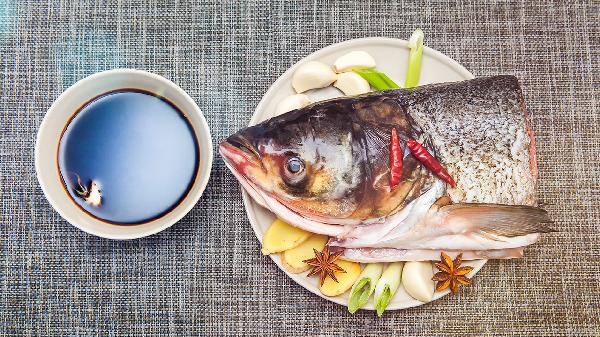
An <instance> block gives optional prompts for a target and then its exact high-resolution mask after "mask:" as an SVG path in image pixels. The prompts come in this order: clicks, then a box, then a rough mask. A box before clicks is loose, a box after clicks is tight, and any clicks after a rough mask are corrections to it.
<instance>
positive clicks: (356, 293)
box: [348, 263, 383, 314]
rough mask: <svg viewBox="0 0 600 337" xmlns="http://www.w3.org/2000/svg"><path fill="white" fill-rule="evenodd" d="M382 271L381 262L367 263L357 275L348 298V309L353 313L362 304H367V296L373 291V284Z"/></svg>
mask: <svg viewBox="0 0 600 337" xmlns="http://www.w3.org/2000/svg"><path fill="white" fill-rule="evenodd" d="M382 271H383V263H369V264H367V266H366V267H365V269H363V271H362V272H361V273H360V275H359V276H358V279H357V280H356V282H355V283H354V285H353V286H352V290H351V292H350V300H348V311H350V313H351V314H353V313H355V312H356V311H357V310H358V309H360V308H361V307H362V306H364V305H365V304H367V302H368V301H369V297H371V294H373V291H375V285H376V284H377V281H378V280H379V277H380V276H381V272H382Z"/></svg>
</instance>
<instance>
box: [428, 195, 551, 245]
mask: <svg viewBox="0 0 600 337" xmlns="http://www.w3.org/2000/svg"><path fill="white" fill-rule="evenodd" d="M439 212H440V213H439V214H440V215H441V216H442V218H443V219H444V220H443V221H444V223H448V224H452V227H453V228H456V229H458V228H460V230H461V231H462V230H466V231H470V232H473V233H476V234H479V235H481V236H483V237H486V238H489V239H492V240H494V241H498V240H501V239H500V238H498V236H499V237H515V236H522V235H527V234H533V233H549V232H556V230H554V229H552V228H550V227H548V226H546V224H547V223H551V222H552V221H551V220H550V217H549V216H548V212H546V211H545V210H543V209H541V208H537V207H531V206H520V205H519V206H512V205H498V204H453V205H447V206H443V207H441V208H440V210H439ZM455 226H456V227H455Z"/></svg>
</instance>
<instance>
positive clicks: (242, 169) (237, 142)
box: [219, 134, 266, 181]
mask: <svg viewBox="0 0 600 337" xmlns="http://www.w3.org/2000/svg"><path fill="white" fill-rule="evenodd" d="M219 153H220V154H221V157H223V160H224V161H225V163H226V164H227V166H229V167H230V168H231V169H233V170H235V171H236V172H237V173H238V174H240V175H242V176H243V177H244V178H246V179H248V180H250V181H252V177H251V176H250V171H254V172H256V169H259V170H261V171H263V172H265V171H266V170H265V168H264V166H263V164H262V160H261V158H260V154H259V153H258V151H256V149H255V147H254V146H252V144H251V143H250V142H249V141H248V140H247V139H246V138H245V137H243V136H241V135H239V134H234V135H232V136H230V137H228V138H227V139H226V140H224V141H223V142H221V144H219Z"/></svg>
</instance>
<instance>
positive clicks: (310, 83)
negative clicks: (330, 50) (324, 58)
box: [292, 61, 337, 93]
mask: <svg viewBox="0 0 600 337" xmlns="http://www.w3.org/2000/svg"><path fill="white" fill-rule="evenodd" d="M336 78H337V75H336V73H334V72H333V71H332V70H331V68H330V67H328V66H326V65H324V64H323V63H321V62H317V61H311V62H306V63H305V64H303V65H301V66H300V67H298V69H296V72H295V73H294V76H293V77H292V86H293V87H294V90H296V92H297V93H303V92H305V91H307V90H310V89H317V88H324V87H327V86H329V85H331V83H333V82H334V81H335V80H336Z"/></svg>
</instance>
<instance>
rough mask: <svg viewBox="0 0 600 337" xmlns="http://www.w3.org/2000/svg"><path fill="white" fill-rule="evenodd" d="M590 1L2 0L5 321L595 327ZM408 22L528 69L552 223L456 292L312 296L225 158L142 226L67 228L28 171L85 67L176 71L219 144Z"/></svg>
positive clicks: (108, 330) (596, 95) (476, 58)
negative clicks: (254, 220) (345, 56)
mask: <svg viewBox="0 0 600 337" xmlns="http://www.w3.org/2000/svg"><path fill="white" fill-rule="evenodd" d="M599 13H600V3H599V2H598V1H594V2H580V1H577V0H575V1H565V2H552V1H535V2H530V1H518V2H495V1H440V2H438V1H426V2H418V4H410V3H407V2H405V1H382V2H371V1H356V2H351V1H335V0H334V1H328V2H327V3H325V4H317V3H309V2H295V1H285V0H281V1H273V2H268V1H252V2H244V1H240V2H232V1H207V2H204V3H201V2H193V3H192V2H189V1H157V0H149V1H117V0H115V1H102V0H85V1H84V0H79V1H77V0H73V1H38V0H29V1H23V0H21V1H11V0H0V196H1V198H0V234H1V235H0V334H1V335H7V336H15V335H40V336H49V335H103V336H108V335H111V336H112V335H115V336H116V335H135V336H143V335H148V336H166V335H207V336H223V335H242V334H247V335H256V336H284V335H295V336H301V335H344V336H366V335H398V336H399V335H402V336H407V335H418V336H433V335H436V336H437V335H440V336H441V335H449V336H464V335H478V336H481V335H485V336H491V335H507V336H514V335H531V336H542V335H547V336H550V335H551V336H598V335H599V334H600V323H599V318H598V317H599V316H600V309H599V306H600V294H599V293H600V290H599V287H600V251H599V247H600V234H599V231H600V230H599V226H600V188H599V185H600V163H599V157H600V112H599V110H598V105H599V102H600V92H599V90H598V88H599V87H600V75H599V74H600V65H599V63H600V17H599ZM417 27H421V28H422V29H423V30H424V31H425V32H426V43H427V45H429V46H431V47H433V48H435V49H437V50H439V51H441V52H443V53H445V54H447V55H449V56H450V57H452V58H454V59H455V60H457V61H458V62H459V63H461V64H463V65H464V66H465V67H466V68H467V69H469V70H470V71H472V72H473V74H475V76H483V75H493V74H513V75H516V76H518V77H519V79H520V80H521V82H522V85H523V89H524V93H525V96H526V101H527V104H528V108H529V111H530V112H531V117H532V123H533V128H534V130H535V132H536V134H537V140H538V158H539V166H540V181H539V182H540V184H539V194H540V200H541V202H542V203H543V204H544V205H545V208H546V209H547V210H548V211H549V212H550V214H551V216H552V218H553V219H554V220H555V224H554V226H555V227H556V228H559V229H560V230H561V231H560V232H559V233H554V234H550V235H545V236H544V238H543V240H542V241H541V242H540V243H538V244H536V245H534V246H533V247H531V248H529V249H527V252H526V256H525V258H524V259H520V260H511V261H492V262H490V263H488V264H487V265H486V266H485V268H484V269H483V270H482V272H481V273H479V274H478V275H477V277H476V278H475V284H474V285H473V286H471V287H468V288H465V289H464V291H462V292H461V294H460V295H458V296H455V297H452V296H447V297H444V298H442V299H441V300H439V301H436V302H434V303H430V304H427V305H424V306H422V307H418V308H413V309H409V310H404V311H397V312H389V313H386V314H385V317H384V318H383V319H377V318H376V316H375V315H374V314H373V313H372V312H359V313H357V314H356V315H354V316H352V315H350V314H348V312H347V309H346V308H344V307H342V306H338V305H336V304H333V303H330V302H327V301H325V300H323V299H321V298H319V297H317V296H315V295H312V294H310V293H309V292H308V291H306V290H304V289H303V288H302V287H300V286H299V285H297V284H295V283H294V282H293V281H292V280H291V279H289V278H288V277H286V276H285V275H284V273H283V272H281V271H280V270H279V269H278V268H277V267H276V266H275V264H274V263H273V262H272V261H271V260H270V259H269V258H266V257H263V256H261V254H260V251H259V243H258V241H257V240H256V238H255V237H254V234H253V232H252V230H251V228H250V225H249V223H248V220H247V218H246V214H245V212H244V209H243V206H242V201H241V195H240V193H239V189H238V186H237V183H236V181H235V179H234V178H233V176H232V175H231V174H230V173H229V172H228V171H227V170H226V168H225V166H224V164H223V162H222V161H221V159H220V157H219V156H216V158H215V162H214V165H213V172H212V179H211V181H210V183H209V185H208V188H207V190H206V193H205V195H204V197H203V198H202V199H201V201H200V202H199V203H198V205H197V206H196V207H195V208H194V209H193V210H192V211H191V212H190V213H189V214H188V215H187V216H186V217H185V218H184V219H183V220H182V221H181V222H179V223H178V224H177V225H175V226H173V227H172V228H170V229H169V230H166V231H164V232H162V233H160V234H157V235H154V236H152V237H149V238H146V239H141V240H134V241H128V242H117V241H110V240H104V239H100V238H96V237H93V236H90V235H87V234H85V233H83V232H81V231H79V230H77V229H75V228H74V227H72V226H71V225H69V224H68V223H66V222H65V221H64V220H62V219H61V218H60V216H59V215H58V214H57V213H56V212H54V211H53V210H52V209H51V207H50V205H49V204H48V202H47V201H46V199H45V198H44V196H43V194H42V191H41V189H40V188H39V186H38V183H37V180H36V177H35V170H34V164H33V146H34V142H35V135H36V132H37V129H38V127H39V125H40V123H41V120H42V118H43V116H44V113H45V111H46V110H47V109H48V107H49V106H50V104H51V103H52V101H53V100H54V99H55V98H56V97H57V96H58V95H59V94H60V93H61V92H62V91H63V90H65V89H66V88H67V87H68V86H70V85H71V84H73V83H74V82H75V81H77V80H78V79H81V78H83V77H85V76H87V75H89V74H92V73H95V72H98V71H101V70H105V69H111V68H117V67H128V68H138V69H144V70H148V71H151V72H155V73H158V74H160V75H163V76H165V77H167V78H169V79H171V80H172V81H174V82H175V83H177V84H179V85H180V86H181V87H182V88H183V89H185V90H186V91H187V92H188V93H189V94H190V95H191V96H192V97H193V98H194V99H195V100H196V102H197V103H198V104H199V106H200V107H201V109H203V111H204V113H205V115H206V118H207V120H208V123H209V125H210V128H211V130H212V132H213V137H214V139H215V140H216V141H218V140H221V139H223V138H224V137H225V136H226V135H228V134H230V133H232V132H233V131H235V130H237V129H239V128H241V127H243V126H244V125H246V124H247V123H248V121H249V120H250V116H251V114H252V111H253V109H254V107H255V106H256V105H257V103H258V101H259V100H260V98H261V96H262V94H263V93H264V92H265V91H266V90H267V88H268V87H269V85H270V84H271V83H272V82H273V81H274V80H275V79H276V78H277V77H278V76H279V75H280V74H281V73H283V72H284V71H285V70H286V69H287V68H288V67H289V66H290V65H292V64H293V63H294V62H296V61H297V60H299V59H300V58H301V57H303V56H305V55H307V54H309V53H311V52H313V51H315V50H318V49H320V48H322V47H325V46H327V45H329V44H332V43H335V42H340V41H343V40H347V39H352V38H358V37H365V36H388V37H400V38H406V37H408V36H409V35H410V33H411V31H412V30H413V29H415V28H417Z"/></svg>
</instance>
